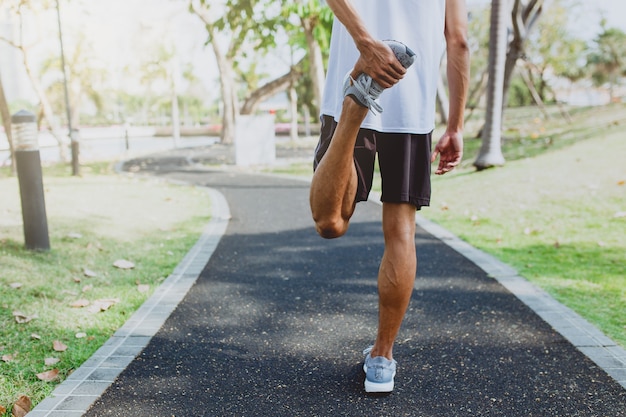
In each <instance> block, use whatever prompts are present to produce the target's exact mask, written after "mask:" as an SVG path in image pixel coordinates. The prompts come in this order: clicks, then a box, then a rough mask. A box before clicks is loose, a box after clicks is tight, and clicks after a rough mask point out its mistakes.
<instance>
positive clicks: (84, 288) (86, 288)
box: [83, 285, 93, 292]
mask: <svg viewBox="0 0 626 417" xmlns="http://www.w3.org/2000/svg"><path fill="white" fill-rule="evenodd" d="M91 290H93V285H85V286H84V287H83V292H87V291H91Z"/></svg>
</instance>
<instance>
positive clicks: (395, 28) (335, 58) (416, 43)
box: [321, 0, 445, 134]
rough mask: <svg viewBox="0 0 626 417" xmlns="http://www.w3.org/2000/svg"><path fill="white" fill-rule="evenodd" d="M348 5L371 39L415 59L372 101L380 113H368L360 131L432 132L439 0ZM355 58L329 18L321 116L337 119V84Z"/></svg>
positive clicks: (359, 0) (441, 18) (440, 39)
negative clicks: (403, 48) (391, 43)
mask: <svg viewBox="0 0 626 417" xmlns="http://www.w3.org/2000/svg"><path fill="white" fill-rule="evenodd" d="M352 4H353V5H354V7H355V9H356V10H357V12H358V13H359V15H360V16H361V19H362V20H363V22H364V23H365V26H366V28H367V30H368V31H369V33H370V34H371V35H372V36H373V37H374V38H375V39H379V40H385V39H394V40H397V41H400V42H402V43H404V44H406V45H407V46H408V47H409V48H411V49H412V50H413V51H414V52H415V53H416V55H417V56H416V60H415V63H414V64H413V65H412V66H411V67H410V68H409V70H408V71H407V74H406V75H405V76H404V78H403V79H402V80H400V82H399V83H398V84H396V85H395V86H393V87H391V88H389V89H387V90H385V91H383V93H382V94H381V96H380V97H379V98H378V102H379V103H380V105H381V106H382V107H383V110H384V111H383V113H381V114H378V115H374V114H373V113H372V112H369V113H368V115H367V117H366V119H365V121H364V122H363V124H362V125H361V127H364V128H367V129H373V130H376V131H379V132H387V133H418V134H423V133H428V132H430V131H432V130H433V129H434V127H435V111H436V99H437V81H438V74H439V72H438V71H439V66H440V62H441V58H442V54H443V51H444V47H445V38H444V33H443V31H444V22H445V0H353V1H352ZM358 57H359V52H358V50H357V49H356V46H355V44H354V41H353V40H352V38H351V37H350V34H349V33H348V31H347V30H346V28H345V27H344V26H343V25H342V24H341V23H340V22H339V21H338V20H337V19H335V21H334V23H333V31H332V38H331V43H330V59H329V65H328V72H327V75H326V84H325V87H324V98H323V100H322V106H321V114H326V115H329V116H333V117H334V118H335V120H339V118H340V116H341V107H342V103H343V81H344V78H345V76H346V74H347V73H348V72H349V71H350V70H351V69H352V67H353V66H354V64H355V62H356V61H357V59H358Z"/></svg>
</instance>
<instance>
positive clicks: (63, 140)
mask: <svg viewBox="0 0 626 417" xmlns="http://www.w3.org/2000/svg"><path fill="white" fill-rule="evenodd" d="M19 49H20V50H21V51H22V57H23V60H24V68H25V69H26V74H27V75H28V78H29V79H30V83H31V85H32V87H33V90H35V93H36V94H37V97H38V98H39V103H40V105H41V114H42V115H43V118H44V119H45V120H46V122H47V123H48V128H49V129H50V133H51V134H52V136H53V137H54V138H55V139H56V141H57V143H58V144H59V157H60V159H61V161H62V162H66V161H67V160H68V155H67V145H68V144H69V138H68V137H64V136H63V135H62V134H61V133H59V127H58V125H57V122H56V120H55V118H54V111H53V110H52V106H51V105H50V101H49V100H48V96H46V93H45V92H44V90H43V87H42V86H41V84H40V83H39V80H38V79H37V77H35V74H34V73H33V70H32V68H31V66H30V61H29V59H28V54H27V53H26V50H25V49H24V48H23V47H20V48H19Z"/></svg>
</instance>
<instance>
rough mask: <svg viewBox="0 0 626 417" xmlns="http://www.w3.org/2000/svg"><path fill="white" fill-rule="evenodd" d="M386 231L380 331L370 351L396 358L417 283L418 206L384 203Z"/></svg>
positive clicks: (379, 287) (379, 313) (380, 286)
mask: <svg viewBox="0 0 626 417" xmlns="http://www.w3.org/2000/svg"><path fill="white" fill-rule="evenodd" d="M383 233H384V236H385V252H384V254H383V258H382V260H381V263H380V270H379V272H378V297H379V312H378V315H379V317H378V334H377V336H376V342H375V343H374V347H373V349H372V351H371V353H370V354H371V356H372V357H376V356H384V357H386V358H387V359H393V344H394V341H395V339H396V336H397V335H398V331H399V330H400V325H401V324H402V320H403V318H404V314H405V313H406V309H407V307H408V305H409V300H410V299H411V293H412V291H413V285H414V283H415V273H416V269H417V256H416V254H415V206H413V205H412V204H407V203H400V204H395V203H383Z"/></svg>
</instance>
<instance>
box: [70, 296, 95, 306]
mask: <svg viewBox="0 0 626 417" xmlns="http://www.w3.org/2000/svg"><path fill="white" fill-rule="evenodd" d="M89 304H90V302H89V300H86V299H84V298H81V299H80V300H76V301H72V302H71V303H70V307H74V308H83V307H87V306H88V305H89Z"/></svg>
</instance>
